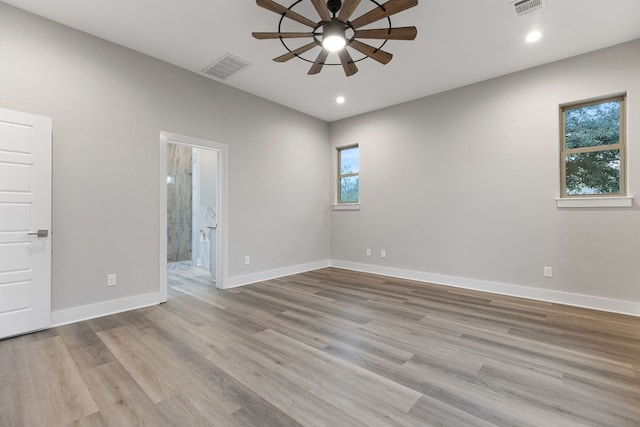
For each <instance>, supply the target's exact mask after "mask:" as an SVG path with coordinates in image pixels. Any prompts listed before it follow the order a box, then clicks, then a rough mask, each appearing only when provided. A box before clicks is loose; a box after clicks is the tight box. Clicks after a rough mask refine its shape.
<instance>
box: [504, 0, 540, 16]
mask: <svg viewBox="0 0 640 427" xmlns="http://www.w3.org/2000/svg"><path fill="white" fill-rule="evenodd" d="M543 7H544V0H516V1H512V2H511V8H512V9H513V14H514V15H515V16H516V18H519V17H521V16H522V15H525V14H527V13H531V12H535V11H536V10H538V9H542V8H543Z"/></svg>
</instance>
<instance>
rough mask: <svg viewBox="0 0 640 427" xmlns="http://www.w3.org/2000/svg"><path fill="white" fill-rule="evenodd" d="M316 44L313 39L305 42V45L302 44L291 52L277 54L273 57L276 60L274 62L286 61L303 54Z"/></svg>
mask: <svg viewBox="0 0 640 427" xmlns="http://www.w3.org/2000/svg"><path fill="white" fill-rule="evenodd" d="M316 46H318V44H317V43H316V42H315V41H314V42H311V43H309V44H306V45H304V46H302V47H299V48H297V49H296V50H292V51H291V52H287V53H285V54H284V55H281V56H278V57H277V58H273V60H274V61H276V62H286V61H288V60H290V59H293V58H295V57H296V55H300V54H303V53H305V52H306V51H308V50H311V49H313V48H314V47H316Z"/></svg>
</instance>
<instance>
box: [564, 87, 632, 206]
mask: <svg viewBox="0 0 640 427" xmlns="http://www.w3.org/2000/svg"><path fill="white" fill-rule="evenodd" d="M624 101H625V97H624V96H621V97H615V98H608V99H601V100H598V101H594V102H589V103H581V104H572V105H567V106H564V107H562V108H561V116H562V129H561V130H562V134H561V136H562V137H561V140H562V150H561V165H562V196H563V197H569V196H576V195H582V196H584V195H625V191H626V189H625V161H624V159H625V143H624Z"/></svg>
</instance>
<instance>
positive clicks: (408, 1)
mask: <svg viewBox="0 0 640 427" xmlns="http://www.w3.org/2000/svg"><path fill="white" fill-rule="evenodd" d="M417 5H418V0H389V1H388V2H386V3H385V4H383V5H382V6H378V7H376V8H375V9H373V10H371V11H369V12H367V13H365V14H364V15H362V16H360V17H358V18H357V19H356V20H354V21H351V26H352V27H353V29H358V28H360V27H364V26H365V25H368V24H371V23H372V22H376V21H378V20H380V19H383V18H386V17H388V16H391V15H393V14H395V13H398V12H402V11H403V10H407V9H409V8H411V7H414V6H417Z"/></svg>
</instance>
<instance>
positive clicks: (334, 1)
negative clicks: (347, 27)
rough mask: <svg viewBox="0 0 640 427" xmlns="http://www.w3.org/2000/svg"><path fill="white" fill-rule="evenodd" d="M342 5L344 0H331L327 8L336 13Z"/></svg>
mask: <svg viewBox="0 0 640 427" xmlns="http://www.w3.org/2000/svg"><path fill="white" fill-rule="evenodd" d="M341 7H342V1H340V0H329V1H328V2H327V9H329V12H331V13H333V14H334V15H335V14H336V13H338V11H339V10H340V8H341Z"/></svg>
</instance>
